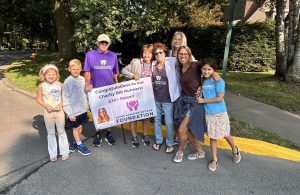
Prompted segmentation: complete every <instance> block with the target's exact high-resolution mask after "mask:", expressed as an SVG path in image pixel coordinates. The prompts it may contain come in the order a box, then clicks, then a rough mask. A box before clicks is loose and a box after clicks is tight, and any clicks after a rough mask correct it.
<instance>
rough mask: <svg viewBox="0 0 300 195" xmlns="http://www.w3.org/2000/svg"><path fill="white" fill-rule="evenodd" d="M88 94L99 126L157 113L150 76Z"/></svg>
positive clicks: (112, 124) (134, 119)
mask: <svg viewBox="0 0 300 195" xmlns="http://www.w3.org/2000/svg"><path fill="white" fill-rule="evenodd" d="M88 98H89V103H90V107H91V111H92V114H93V119H94V124H95V127H96V129H97V130H101V129H106V128H108V127H112V126H116V125H119V124H123V123H127V122H130V121H136V120H141V119H144V118H150V117H154V116H156V108H155V101H154V95H153V89H152V83H151V78H150V77H146V78H142V79H139V80H138V81H135V80H130V81H126V82H122V83H117V84H113V85H109V86H105V87H99V88H95V89H93V90H92V91H91V92H90V93H88Z"/></svg>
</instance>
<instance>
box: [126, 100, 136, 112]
mask: <svg viewBox="0 0 300 195" xmlns="http://www.w3.org/2000/svg"><path fill="white" fill-rule="evenodd" d="M126 106H127V108H128V109H129V110H130V111H133V110H137V108H138V107H139V101H138V100H134V101H130V102H126Z"/></svg>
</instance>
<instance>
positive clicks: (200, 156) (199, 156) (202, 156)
mask: <svg viewBox="0 0 300 195" xmlns="http://www.w3.org/2000/svg"><path fill="white" fill-rule="evenodd" d="M201 158H205V152H202V153H201V154H198V153H193V154H190V155H188V159H189V160H196V159H201Z"/></svg>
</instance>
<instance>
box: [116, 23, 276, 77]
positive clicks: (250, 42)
mask: <svg viewBox="0 0 300 195" xmlns="http://www.w3.org/2000/svg"><path fill="white" fill-rule="evenodd" d="M274 29H275V25H274V23H272V22H269V21H267V22H264V23H255V24H240V25H236V26H234V27H233V32H232V40H231V47H230V53H229V62H228V69H229V70H239V71H254V72H262V71H266V70H267V69H269V68H270V67H271V66H272V65H273V64H274V63H275V31H274ZM177 30H178V31H183V32H184V33H185V34H186V36H187V39H188V45H189V47H190V48H191V49H192V52H193V55H194V56H195V58H196V59H201V58H206V57H212V58H215V59H216V60H217V61H218V64H219V68H221V67H222V61H223V57H224V49H225V41H226V33H227V26H225V25H210V26H207V27H203V28H173V29H171V30H170V31H169V32H160V33H156V34H153V35H151V36H149V37H134V36H133V35H132V34H133V33H128V34H124V35H123V36H122V40H124V42H123V43H116V44H115V45H114V48H113V49H114V51H116V52H120V53H122V54H123V55H122V58H123V60H124V61H126V62H127V61H130V60H131V58H132V57H134V56H135V57H139V52H140V48H141V46H142V45H143V44H146V43H154V42H157V41H160V42H163V43H166V44H167V45H168V46H169V47H170V45H171V39H172V36H173V33H174V32H175V31H177Z"/></svg>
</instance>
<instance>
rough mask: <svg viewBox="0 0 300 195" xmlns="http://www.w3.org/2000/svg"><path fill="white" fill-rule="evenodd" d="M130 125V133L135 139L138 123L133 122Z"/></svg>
mask: <svg viewBox="0 0 300 195" xmlns="http://www.w3.org/2000/svg"><path fill="white" fill-rule="evenodd" d="M129 125H130V131H131V134H132V136H133V137H136V126H137V121H133V122H130V123H129Z"/></svg>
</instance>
